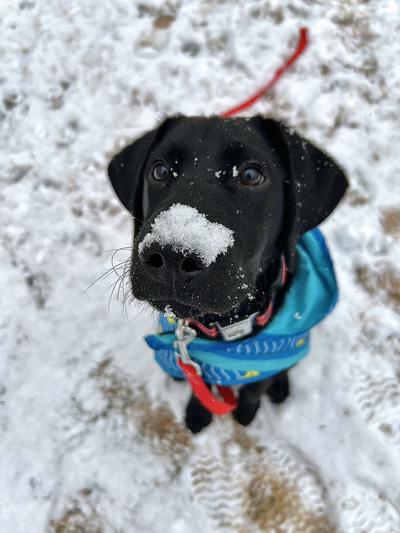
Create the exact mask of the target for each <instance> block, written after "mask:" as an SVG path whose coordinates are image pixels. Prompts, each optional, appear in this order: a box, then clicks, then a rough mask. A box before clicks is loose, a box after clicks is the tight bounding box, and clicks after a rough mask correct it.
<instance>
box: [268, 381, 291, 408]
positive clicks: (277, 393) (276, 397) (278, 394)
mask: <svg viewBox="0 0 400 533" xmlns="http://www.w3.org/2000/svg"><path fill="white" fill-rule="evenodd" d="M289 393H290V389H289V379H288V377H287V374H284V375H283V376H282V377H280V378H278V379H275V380H274V381H273V382H272V383H271V385H270V386H269V387H268V389H267V395H268V396H269V399H270V400H271V402H272V403H282V402H284V401H285V400H286V398H287V397H288V396H289Z"/></svg>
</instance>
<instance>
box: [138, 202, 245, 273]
mask: <svg viewBox="0 0 400 533" xmlns="http://www.w3.org/2000/svg"><path fill="white" fill-rule="evenodd" d="M233 234H234V232H233V230H231V229H229V228H227V227H225V226H224V225H223V224H219V223H218V222H210V221H209V220H207V217H206V215H204V214H203V213H199V212H198V210H197V209H196V208H195V207H191V206H189V205H183V204H173V205H171V207H169V208H168V209H166V210H165V211H161V213H160V214H158V215H157V216H156V218H155V219H154V222H153V223H152V224H151V231H149V232H148V233H146V235H145V237H144V239H143V240H142V241H141V242H140V243H139V252H142V251H143V250H144V249H145V248H147V247H148V246H150V245H151V244H152V243H154V242H155V243H158V244H159V245H160V247H161V248H164V247H165V246H167V245H169V246H171V248H172V249H173V250H174V251H175V252H182V253H194V254H196V255H197V256H198V257H199V258H200V259H201V261H202V262H203V263H204V265H205V266H206V267H209V266H210V265H211V263H214V261H215V260H216V259H217V257H218V256H219V255H220V254H222V255H223V254H225V253H226V252H227V250H228V248H229V247H230V246H233V245H234V243H235V239H234V237H233Z"/></svg>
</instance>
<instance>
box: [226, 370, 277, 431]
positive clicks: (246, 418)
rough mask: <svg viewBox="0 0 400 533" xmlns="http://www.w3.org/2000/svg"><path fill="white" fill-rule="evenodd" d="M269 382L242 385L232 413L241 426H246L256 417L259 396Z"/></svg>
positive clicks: (259, 401) (259, 400)
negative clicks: (236, 404)
mask: <svg viewBox="0 0 400 533" xmlns="http://www.w3.org/2000/svg"><path fill="white" fill-rule="evenodd" d="M268 383H269V380H267V379H265V380H263V381H257V382H256V383H251V384H250V385H244V386H243V387H242V388H241V389H240V392H239V399H238V406H237V408H236V410H235V411H234V412H233V417H234V418H235V420H237V422H239V424H241V425H242V426H248V425H249V424H250V422H251V421H252V420H253V419H254V417H255V416H256V413H257V411H258V408H259V407H260V403H261V396H262V395H263V394H264V393H265V391H266V390H267V387H268Z"/></svg>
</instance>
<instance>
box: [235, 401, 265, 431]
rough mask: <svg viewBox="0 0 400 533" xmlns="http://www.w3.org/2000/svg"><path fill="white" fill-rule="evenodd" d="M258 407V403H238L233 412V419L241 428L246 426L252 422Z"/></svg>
mask: <svg viewBox="0 0 400 533" xmlns="http://www.w3.org/2000/svg"><path fill="white" fill-rule="evenodd" d="M259 407H260V402H255V403H240V402H239V405H238V407H237V409H236V410H235V411H233V413H232V414H233V418H234V419H235V420H236V422H238V423H239V424H240V425H241V426H248V425H249V424H250V422H252V421H253V420H254V417H255V416H256V414H257V411H258V409H259Z"/></svg>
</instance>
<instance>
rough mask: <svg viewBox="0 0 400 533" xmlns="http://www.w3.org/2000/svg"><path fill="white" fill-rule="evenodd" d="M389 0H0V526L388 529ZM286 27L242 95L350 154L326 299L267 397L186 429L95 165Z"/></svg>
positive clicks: (393, 348) (222, 91)
mask: <svg viewBox="0 0 400 533" xmlns="http://www.w3.org/2000/svg"><path fill="white" fill-rule="evenodd" d="M399 10H400V4H399V2H397V0H369V1H363V2H361V1H360V2H357V1H348V2H344V1H343V2H339V1H336V2H323V1H319V0H316V1H314V2H310V1H305V0H304V1H303V0H290V1H287V2H282V1H277V0H259V1H257V2H236V1H233V0H225V1H218V2H217V1H215V0H205V1H204V2H183V1H181V0H169V1H168V2H161V0H141V1H140V2H139V1H135V0H133V1H128V0H114V1H113V2H98V1H95V0H79V1H78V0H70V1H68V2H67V1H59V2H48V1H45V0H18V1H15V2H10V1H8V0H5V1H3V2H1V4H0V57H1V70H0V180H1V188H0V197H1V203H0V205H1V208H0V257H1V263H0V283H1V292H0V432H1V439H0V474H1V475H0V532H1V533H44V532H46V533H47V532H51V533H67V532H68V533H70V532H83V531H84V532H85V533H94V532H95V533H98V532H102V533H115V532H118V533H136V532H140V533H142V532H146V533H165V532H168V533H192V532H193V531H202V532H204V533H214V532H222V531H224V532H226V531H229V532H231V531H232V532H239V531H245V532H246V533H247V532H272V531H280V532H283V531H287V532H295V533H304V532H306V531H307V532H315V533H320V532H325V531H327V532H331V531H335V532H343V533H366V532H368V533H396V532H399V531H400V409H399V402H400V362H399V361H400V336H399V319H398V311H399V276H400V274H399V267H398V265H399V264H400V261H399V259H400V214H399V191H400V187H399V173H400V160H399V146H400V115H399V90H400V68H399V62H398V58H399V54H400V40H399V39H398V38H396V37H397V36H398V35H399V31H400V13H399ZM302 25H306V26H308V27H309V28H310V47H309V49H308V50H307V52H306V53H305V55H304V56H303V57H302V58H301V59H300V61H299V62H298V63H297V64H296V65H295V66H294V68H292V69H291V70H290V72H288V73H286V74H285V76H284V77H283V78H282V79H281V81H280V82H279V85H278V86H277V87H276V88H275V89H274V90H273V91H272V92H271V93H270V95H269V96H268V97H266V98H264V99H263V100H262V101H261V102H259V103H257V105H256V106H255V107H254V108H253V109H251V110H249V112H248V113H247V115H251V114H255V113H257V112H258V113H263V114H265V115H274V116H276V117H278V118H280V119H283V120H286V121H287V122H288V123H289V124H290V125H291V126H293V127H294V128H295V129H297V130H298V131H299V132H300V133H301V134H303V135H304V136H306V137H308V138H309V139H311V140H312V141H314V142H315V143H317V144H319V145H320V146H322V147H324V148H325V149H326V150H327V151H328V152H329V153H331V154H332V155H333V156H334V157H335V158H336V159H337V160H338V161H339V162H340V163H341V164H342V166H343V167H344V169H345V170H346V172H347V174H348V176H349V180H350V183H351V188H350V191H349V193H348V195H347V197H346V199H345V200H344V201H343V202H342V204H341V206H340V207H339V208H338V210H337V211H336V212H335V213H334V215H333V216H332V217H331V218H330V219H329V220H328V221H327V222H326V223H325V224H324V225H323V231H324V233H325V235H326V237H327V239H328V242H329V244H330V248H331V252H332V255H333V257H334V260H335V265H336V271H337V275H338V281H339V284H340V289H341V299H340V301H339V304H338V306H337V307H336V309H335V311H334V313H333V314H332V315H330V316H329V317H328V319H327V320H326V321H324V323H323V324H321V325H320V326H319V327H318V328H316V330H315V331H314V332H313V345H312V350H311V354H310V356H309V357H308V358H307V359H305V360H304V361H303V362H302V363H301V364H299V365H298V366H297V367H296V368H295V369H293V371H291V372H290V380H291V395H290V397H289V398H288V400H287V401H286V402H285V403H284V404H283V405H280V406H274V405H272V404H271V403H269V402H268V401H267V399H266V398H265V399H264V400H263V402H262V406H261V409H260V411H259V412H258V415H257V418H256V420H255V421H254V423H253V424H252V425H251V426H250V427H249V428H247V429H241V428H239V427H238V426H236V425H235V424H234V422H233V421H232V419H231V418H230V417H229V416H228V417H226V418H223V419H218V420H215V421H214V422H213V424H212V425H211V426H210V427H209V428H208V429H206V430H205V431H204V433H202V434H200V435H199V436H197V437H192V436H191V435H189V434H188V433H187V432H186V430H185V429H184V426H183V424H182V421H183V416H184V414H183V413H184V406H185V403H186V401H187V399H188V396H189V390H188V387H187V386H186V385H185V384H179V383H176V382H174V381H172V380H170V379H169V378H168V377H167V376H165V375H164V374H163V373H162V372H161V371H160V370H159V369H158V367H157V366H156V364H155V363H154V361H153V358H152V353H151V351H150V350H149V349H148V348H147V347H146V345H145V343H144V341H143V335H144V334H146V333H149V332H150V331H152V330H153V327H154V317H153V316H152V315H151V314H149V313H141V310H142V309H141V308H139V307H137V306H136V305H134V304H132V305H130V306H128V307H127V313H126V314H124V313H122V312H121V304H120V303H118V302H117V301H116V295H117V294H118V292H119V294H120V299H121V298H122V299H123V296H124V294H127V293H126V292H125V289H127V286H124V285H123V282H124V280H125V277H124V276H121V279H120V281H121V285H120V290H119V291H118V283H119V282H118V278H117V277H116V275H115V274H116V273H117V274H119V275H122V274H124V273H125V272H126V271H127V270H126V267H127V264H128V263H127V262H126V260H128V258H129V254H130V246H131V235H132V227H131V220H130V217H129V215H128V214H127V213H126V212H125V211H123V210H122V208H121V207H120V205H119V203H118V201H117V200H116V199H115V197H114V194H113V192H112V191H111V188H110V185H109V183H108V180H107V178H106V174H105V169H106V166H107V162H108V161H109V159H110V157H111V155H112V154H114V153H115V152H116V151H117V150H118V149H120V147H122V146H124V145H125V144H127V143H128V142H129V141H130V140H132V139H134V138H136V137H137V136H139V135H141V134H142V133H143V132H145V131H147V130H148V129H150V128H152V127H154V126H155V125H156V124H157V123H158V122H159V121H160V120H162V118H163V117H165V116H168V115H171V114H173V113H178V112H180V113H186V114H190V115H209V114H213V113H218V112H220V111H222V110H224V109H227V108H228V107H230V106H231V105H233V104H235V103H237V102H239V101H241V100H242V99H243V98H245V97H246V96H247V95H249V94H251V93H252V92H253V91H254V90H255V89H256V88H258V87H259V86H260V85H261V84H262V83H264V82H265V81H266V79H268V78H269V77H270V76H271V74H272V72H273V71H274V69H276V68H277V67H278V66H279V65H280V64H281V62H282V60H283V59H284V58H285V57H287V56H288V54H289V53H290V52H291V51H292V50H293V48H294V46H295V43H296V40H297V33H298V29H299V27H300V26H302ZM215 171H218V169H215ZM238 216H240V215H238ZM117 248H118V249H120V250H119V251H118V252H117V253H116V255H115V256H114V257H113V262H114V265H115V270H111V271H109V272H108V273H107V274H105V275H104V277H103V278H102V279H100V280H99V281H98V282H97V283H95V284H94V285H93V286H92V287H91V288H90V290H88V291H86V292H85V289H86V288H87V287H88V286H89V285H90V284H91V283H92V282H93V281H94V280H95V279H96V278H98V277H99V276H101V275H102V274H104V273H105V272H106V270H107V269H108V268H109V267H110V258H111V257H112V253H113V252H104V251H105V250H112V249H117ZM116 281H117V282H118V283H117V286H116V289H115V290H114V291H113V288H112V287H111V288H109V286H110V284H112V283H114V282H116ZM247 281H248V280H242V279H240V282H247ZM108 288H109V290H108V292H107V289H108ZM112 291H113V292H112ZM110 293H112V297H111V301H110V308H109V309H108V301H109V298H110Z"/></svg>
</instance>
